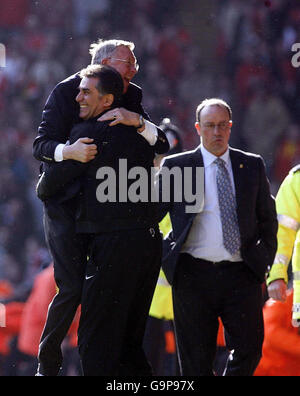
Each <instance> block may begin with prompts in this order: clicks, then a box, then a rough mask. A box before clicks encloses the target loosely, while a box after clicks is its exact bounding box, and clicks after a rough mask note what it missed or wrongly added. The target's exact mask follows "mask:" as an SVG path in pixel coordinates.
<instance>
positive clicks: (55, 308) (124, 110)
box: [33, 40, 169, 376]
mask: <svg viewBox="0 0 300 396" xmlns="http://www.w3.org/2000/svg"><path fill="white" fill-rule="evenodd" d="M133 50H134V44H133V43H131V42H128V41H124V40H99V41H98V42H97V43H95V44H93V45H92V46H91V50H90V53H91V55H92V63H93V64H94V65H96V64H98V65H99V64H106V65H107V66H111V67H113V68H114V69H115V70H117V71H119V72H120V75H121V78H122V80H123V95H122V97H121V99H120V102H119V104H118V107H115V108H114V112H113V113H111V112H110V111H108V112H106V113H105V117H108V119H110V120H111V122H110V125H112V126H114V125H116V124H125V125H128V126H131V127H133V128H134V130H135V133H136V134H137V135H138V136H139V137H140V138H142V139H144V140H145V142H147V144H148V145H149V147H151V148H153V150H155V151H156V152H157V153H165V152H167V151H168V149H169V144H168V140H167V138H166V136H165V134H164V133H163V132H162V131H161V130H160V129H158V128H157V127H156V126H155V125H154V124H152V123H151V122H150V121H149V116H148V114H147V113H146V112H145V110H144V108H143V106H142V103H141V102H142V89H141V88H140V87H138V86H137V85H135V84H133V83H132V82H131V79H132V78H133V77H134V76H135V74H136V73H137V69H138V66H137V64H136V62H135V56H134V53H133ZM80 82H81V77H80V73H76V74H74V75H73V76H70V77H69V78H67V79H66V80H64V81H62V82H60V83H59V84H58V85H57V86H56V87H55V88H54V90H53V91H52V92H51V94H50V96H49V98H48V100H47V103H46V105H45V108H44V111H43V116H42V121H41V124H40V127H39V130H38V136H37V137H36V139H35V140H34V143H33V154H34V156H35V158H36V159H37V160H39V161H42V174H43V171H44V172H45V171H46V172H47V170H48V169H49V168H51V167H52V165H54V166H55V165H57V164H58V163H61V162H64V161H70V160H73V161H77V162H78V163H88V162H89V161H91V160H93V159H94V158H95V157H96V154H97V145H96V144H95V142H94V140H93V139H91V138H90V137H88V136H84V137H80V138H78V139H77V140H76V141H72V142H71V144H69V138H70V131H71V129H72V127H73V126H74V125H77V124H79V123H80V122H81V119H80V117H79V116H80V106H79V103H78V102H77V101H76V100H75V99H76V97H77V95H78V87H79V84H80ZM83 106H87V104H83ZM81 111H82V112H83V113H82V114H83V115H84V113H85V112H88V111H90V109H88V108H87V107H83V108H82V109H81ZM102 121H104V120H102ZM75 187H76V186H75V184H74V186H73V188H75ZM76 204H77V197H75V196H74V194H71V193H70V191H62V192H60V194H57V195H56V196H55V197H53V198H51V204H50V203H49V200H47V202H46V201H45V202H44V224H45V236H46V241H47V243H48V247H49V250H50V252H51V255H52V257H53V261H54V268H55V276H56V281H57V283H59V285H60V286H59V293H58V295H57V296H56V297H55V300H54V301H53V302H52V304H51V306H50V308H49V312H48V317H47V322H46V325H45V329H44V332H43V334H42V337H41V344H40V350H39V357H38V360H39V371H38V374H39V375H46V376H56V375H57V374H58V373H59V370H60V367H61V364H62V352H61V343H62V341H63V339H64V337H65V336H66V334H67V332H68V328H69V327H70V325H71V323H72V320H73V318H74V315H75V312H76V310H77V307H78V305H79V304H80V301H81V293H82V285H83V280H84V276H85V270H86V263H87V246H86V243H85V240H84V238H79V237H78V235H77V234H76V232H75V213H76Z"/></svg>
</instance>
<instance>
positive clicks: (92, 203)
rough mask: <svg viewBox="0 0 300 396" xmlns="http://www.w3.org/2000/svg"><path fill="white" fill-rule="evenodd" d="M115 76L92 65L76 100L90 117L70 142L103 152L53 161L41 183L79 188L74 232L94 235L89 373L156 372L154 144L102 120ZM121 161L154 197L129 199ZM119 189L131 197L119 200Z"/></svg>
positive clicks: (85, 343) (85, 317) (84, 323)
mask: <svg viewBox="0 0 300 396" xmlns="http://www.w3.org/2000/svg"><path fill="white" fill-rule="evenodd" d="M116 74H117V72H116V71H114V69H112V68H109V67H106V66H90V67H88V68H87V69H85V70H83V71H82V74H81V76H82V77H83V78H82V81H81V83H80V92H79V94H78V96H77V98H76V100H77V101H78V103H79V104H80V116H81V118H83V119H84V120H85V122H82V123H80V124H77V125H75V126H74V127H73V128H72V130H71V133H70V143H71V144H72V143H73V142H74V141H76V140H77V139H79V138H81V137H82V136H86V135H87V136H90V137H92V138H93V139H94V141H95V143H96V145H97V149H98V152H99V155H97V156H96V158H95V159H94V160H93V161H91V162H90V163H80V162H78V161H65V162H64V163H61V164H54V165H53V166H52V168H51V170H50V171H49V172H47V173H46V174H45V177H44V179H43V180H42V181H41V183H40V186H39V189H40V188H41V185H43V187H42V188H41V189H43V191H44V194H45V195H51V194H57V193H59V189H63V191H64V192H65V193H68V194H69V195H70V194H75V195H78V188H80V189H81V192H80V195H79V197H80V199H79V204H78V211H77V220H76V230H77V233H80V234H81V237H82V238H84V239H85V240H86V239H87V240H88V251H89V263H88V268H87V274H86V277H85V283H84V288H83V295H82V302H81V304H82V309H81V320H80V326H79V339H78V341H79V351H80V355H81V360H82V367H83V373H84V375H85V376H100V375H131V376H134V375H151V368H150V366H149V364H148V362H147V360H146V357H145V354H144V351H143V348H142V342H143V336H144V331H145V325H146V319H147V317H148V312H149V308H150V304H151V300H152V296H153V292H154V288H155V285H156V281H157V277H158V272H159V269H160V265H161V248H162V246H161V237H160V233H159V229H158V224H157V218H158V216H157V203H156V202H151V171H152V168H153V159H154V156H155V149H154V147H153V146H151V145H149V143H148V142H147V141H146V140H145V139H144V137H142V136H140V135H139V134H137V133H136V130H135V128H133V127H130V126H124V125H115V126H111V127H109V125H108V122H107V121H104V122H97V119H98V118H99V116H101V115H103V114H106V112H107V111H109V109H110V108H111V107H112V106H113V104H114V97H117V96H118V95H117V93H118V89H117V88H118V84H114V81H113V80H115V81H116V82H117V83H118V79H117V76H115V75H116ZM120 82H121V84H122V80H121V77H120ZM120 82H119V85H120ZM114 85H117V87H116V88H115V89H114V87H113V86H114ZM99 94H100V95H99ZM120 159H121V160H122V161H123V162H122V164H124V161H125V162H126V167H127V170H128V172H130V170H131V169H137V167H140V168H142V169H143V170H144V172H145V173H144V174H145V175H147V180H146V182H147V192H148V194H147V195H148V196H147V197H143V200H141V201H138V202H136V201H134V202H132V201H131V200H130V196H129V191H130V188H131V186H132V185H133V184H134V183H135V181H134V180H131V179H130V180H128V182H127V183H126V187H124V191H120V189H121V187H119V186H120V185H121V184H120V182H123V181H124V180H120V179H121V178H122V177H123V172H122V171H121V170H120V163H119V161H120ZM108 168H109V170H110V171H111V172H113V175H114V179H113V180H115V183H112V184H111V185H110V184H109V185H108V189H112V193H113V197H112V198H113V199H112V200H111V199H105V198H106V196H100V195H99V193H98V192H97V191H98V189H99V184H101V180H100V178H99V170H100V171H101V170H103V169H108ZM122 170H123V169H122ZM126 177H127V175H126ZM103 178H104V179H105V175H103ZM103 182H106V180H104V181H103ZM51 187H52V190H51ZM74 188H75V189H74ZM119 194H121V195H122V196H124V194H126V196H128V199H127V200H125V201H124V200H123V199H122V200H121V201H120V198H119V197H120V195H119ZM104 323H105V325H104Z"/></svg>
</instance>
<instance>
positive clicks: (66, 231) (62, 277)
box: [38, 200, 87, 376]
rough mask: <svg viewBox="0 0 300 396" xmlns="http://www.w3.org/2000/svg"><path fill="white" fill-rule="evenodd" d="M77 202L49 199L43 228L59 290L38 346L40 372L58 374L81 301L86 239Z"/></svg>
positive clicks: (85, 262)
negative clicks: (77, 217) (79, 226)
mask: <svg viewBox="0 0 300 396" xmlns="http://www.w3.org/2000/svg"><path fill="white" fill-rule="evenodd" d="M75 207H76V202H75V201H71V200H70V201H67V202H66V203H63V204H56V203H52V202H46V203H45V206H44V228H45V236H46V241H47V244H48V247H49V250H50V252H51V255H52V258H53V262H54V276H55V281H56V284H57V287H58V290H59V291H58V293H57V294H56V296H55V297H54V299H53V301H52V302H51V304H50V305H49V310H48V316H47V321H46V325H45V328H44V331H43V334H42V337H41V342H40V349H39V356H38V360H39V372H40V373H41V374H43V375H47V376H56V375H57V374H58V372H59V370H60V367H61V364H62V352H61V343H62V341H63V339H64V338H65V336H66V335H67V332H68V330H69V327H70V325H71V323H72V321H73V319H74V316H75V313H76V310H77V308H78V306H79V304H80V301H81V294H82V287H83V281H84V276H85V271H86V264H87V240H86V237H85V236H82V235H81V236H78V235H76V233H75Z"/></svg>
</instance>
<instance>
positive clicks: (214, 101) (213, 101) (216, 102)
mask: <svg viewBox="0 0 300 396" xmlns="http://www.w3.org/2000/svg"><path fill="white" fill-rule="evenodd" d="M207 106H221V107H225V109H226V110H227V111H228V114H229V119H230V120H232V110H231V107H230V106H229V104H228V103H226V102H225V100H223V99H220V98H210V99H204V100H203V101H202V102H201V103H200V104H199V106H198V107H197V110H196V121H198V122H200V115H201V111H202V110H203V109H204V107H207Z"/></svg>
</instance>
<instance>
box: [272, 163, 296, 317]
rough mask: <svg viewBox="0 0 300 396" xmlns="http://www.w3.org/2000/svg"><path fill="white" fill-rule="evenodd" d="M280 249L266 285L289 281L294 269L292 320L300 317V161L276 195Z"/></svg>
mask: <svg viewBox="0 0 300 396" xmlns="http://www.w3.org/2000/svg"><path fill="white" fill-rule="evenodd" d="M276 210H277V215H278V234H277V239H278V248H277V253H276V256H275V260H274V264H273V266H272V268H271V271H270V274H269V277H268V279H267V284H268V285H269V284H270V283H271V282H273V281H275V280H277V279H284V280H285V282H286V283H287V282H288V266H289V263H290V261H291V259H292V269H293V288H294V301H293V319H300V164H299V165H297V166H296V167H295V168H293V169H292V170H291V171H290V173H289V175H288V176H287V177H286V178H285V180H284V181H283V183H282V185H281V186H280V189H279V191H278V194H277V197H276Z"/></svg>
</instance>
